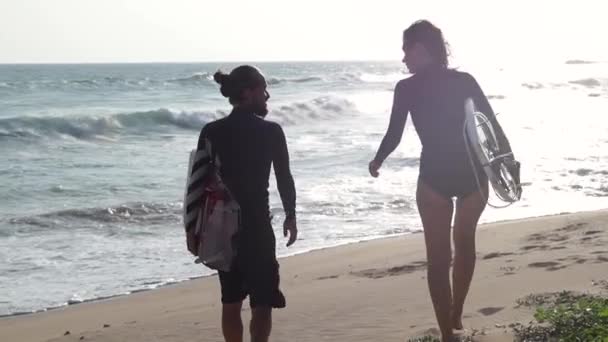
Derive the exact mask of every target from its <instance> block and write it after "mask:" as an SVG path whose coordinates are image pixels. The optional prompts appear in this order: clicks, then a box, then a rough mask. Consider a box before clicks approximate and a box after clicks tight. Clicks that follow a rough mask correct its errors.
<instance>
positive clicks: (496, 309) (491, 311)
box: [477, 307, 504, 316]
mask: <svg viewBox="0 0 608 342" xmlns="http://www.w3.org/2000/svg"><path fill="white" fill-rule="evenodd" d="M503 309H504V307H487V308H483V309H479V310H477V312H479V313H481V314H482V315H484V316H492V315H494V314H495V313H497V312H500V311H502V310H503Z"/></svg>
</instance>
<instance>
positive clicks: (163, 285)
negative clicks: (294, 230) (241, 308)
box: [0, 209, 608, 321]
mask: <svg viewBox="0 0 608 342" xmlns="http://www.w3.org/2000/svg"><path fill="white" fill-rule="evenodd" d="M602 211H606V212H607V213H608V209H599V210H589V211H578V212H561V213H557V214H547V215H538V216H531V217H524V218H514V219H503V220H498V221H489V222H484V223H482V224H479V226H478V229H484V227H485V226H488V225H497V224H503V223H517V222H521V221H527V220H535V219H543V218H550V217H554V216H563V215H576V214H588V213H595V212H602ZM422 233H423V231H422V230H419V231H413V232H406V233H397V234H391V235H384V236H371V237H369V238H364V239H361V240H357V241H350V242H344V243H338V244H336V245H330V246H322V247H317V248H311V249H307V250H304V251H300V252H295V253H292V254H286V255H281V256H278V257H277V259H278V260H279V261H281V260H284V259H287V258H292V257H297V256H301V255H306V254H309V253H314V252H319V251H325V250H332V249H335V248H341V247H344V246H351V245H357V244H364V243H366V242H370V241H382V240H386V239H397V238H400V237H408V236H414V235H418V234H422ZM193 263H194V262H193ZM201 267H205V266H201ZM205 269H206V270H209V269H207V268H205ZM216 275H217V272H216V271H212V273H210V274H205V275H199V276H193V277H189V278H187V279H183V280H176V281H171V282H167V283H161V284H159V285H158V286H156V287H153V288H141V289H135V290H133V291H129V292H127V293H118V294H114V295H108V296H101V297H94V298H89V299H84V300H82V301H74V302H72V303H70V302H69V301H68V302H66V303H64V304H61V305H57V306H51V307H46V308H42V309H39V310H35V311H25V312H15V313H9V314H3V315H0V321H1V320H3V319H7V318H12V317H20V316H29V315H36V314H41V313H46V312H53V311H56V310H62V309H67V308H70V307H74V306H77V305H81V304H90V303H96V302H101V301H107V300H113V299H117V298H123V297H128V296H131V295H133V294H136V293H142V292H149V291H155V290H158V289H162V288H166V287H171V286H175V285H178V284H183V283H188V282H191V281H195V280H198V279H205V278H210V277H214V276H216Z"/></svg>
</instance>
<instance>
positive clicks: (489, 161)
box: [463, 98, 522, 203]
mask: <svg viewBox="0 0 608 342" xmlns="http://www.w3.org/2000/svg"><path fill="white" fill-rule="evenodd" d="M463 131H464V132H463V135H464V139H465V142H466V145H467V150H468V151H469V156H470V157H471V158H475V159H476V160H477V161H478V162H479V164H480V165H481V166H482V167H483V170H484V172H485V174H486V175H487V177H488V180H489V181H490V184H491V185H492V188H493V189H494V193H495V194H496V196H497V197H498V198H499V199H500V200H502V201H504V202H507V203H513V202H516V201H519V200H520V199H521V193H522V188H521V183H520V175H519V169H520V164H519V162H518V161H517V160H515V158H514V155H513V152H512V151H510V150H508V149H507V148H506V146H499V142H498V139H497V137H496V133H495V131H494V128H493V127H492V124H491V123H490V120H488V118H487V117H486V116H485V115H484V114H483V113H481V112H480V111H478V110H477V108H476V106H475V102H474V101H473V99H471V98H468V99H466V101H465V125H464V129H463ZM505 139H506V137H505ZM472 161H473V160H471V162H472ZM474 169H475V168H474Z"/></svg>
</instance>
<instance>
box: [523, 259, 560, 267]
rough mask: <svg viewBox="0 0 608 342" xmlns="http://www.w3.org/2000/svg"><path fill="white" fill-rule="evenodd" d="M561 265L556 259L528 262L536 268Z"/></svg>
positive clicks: (529, 265)
mask: <svg viewBox="0 0 608 342" xmlns="http://www.w3.org/2000/svg"><path fill="white" fill-rule="evenodd" d="M557 266H560V263H559V262H555V261H545V262H533V263H531V264H528V267H534V268H542V267H545V268H547V267H557Z"/></svg>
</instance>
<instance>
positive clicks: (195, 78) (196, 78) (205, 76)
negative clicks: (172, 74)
mask: <svg viewBox="0 0 608 342" xmlns="http://www.w3.org/2000/svg"><path fill="white" fill-rule="evenodd" d="M209 81H213V76H212V75H211V74H209V73H207V72H197V73H194V74H192V76H189V77H183V78H173V79H170V80H167V82H169V83H179V84H199V83H201V82H209Z"/></svg>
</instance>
